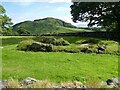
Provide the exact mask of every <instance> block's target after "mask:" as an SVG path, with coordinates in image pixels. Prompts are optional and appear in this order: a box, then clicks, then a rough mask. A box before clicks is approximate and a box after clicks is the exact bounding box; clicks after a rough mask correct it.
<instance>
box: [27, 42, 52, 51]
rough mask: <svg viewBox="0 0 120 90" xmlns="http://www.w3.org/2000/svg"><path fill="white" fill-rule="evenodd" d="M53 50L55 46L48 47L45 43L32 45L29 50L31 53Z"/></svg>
mask: <svg viewBox="0 0 120 90" xmlns="http://www.w3.org/2000/svg"><path fill="white" fill-rule="evenodd" d="M52 49H53V46H52V45H51V44H50V45H47V44H43V43H40V42H34V43H32V44H31V45H30V46H29V47H28V49H27V50H29V51H35V52H37V51H49V52H50V51H52Z"/></svg>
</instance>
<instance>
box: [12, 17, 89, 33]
mask: <svg viewBox="0 0 120 90" xmlns="http://www.w3.org/2000/svg"><path fill="white" fill-rule="evenodd" d="M20 28H22V29H24V30H26V31H28V32H30V33H31V34H41V33H66V32H78V31H87V30H85V29H77V28H76V27H75V26H73V25H72V24H70V23H67V22H64V21H62V20H59V19H56V18H44V19H38V20H34V21H24V22H21V23H18V24H15V25H14V26H13V32H14V33H15V32H17V31H18V30H19V29H20Z"/></svg>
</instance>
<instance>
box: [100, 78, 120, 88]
mask: <svg viewBox="0 0 120 90" xmlns="http://www.w3.org/2000/svg"><path fill="white" fill-rule="evenodd" d="M101 86H105V87H107V88H118V87H120V78H109V79H107V80H106V81H105V82H101Z"/></svg>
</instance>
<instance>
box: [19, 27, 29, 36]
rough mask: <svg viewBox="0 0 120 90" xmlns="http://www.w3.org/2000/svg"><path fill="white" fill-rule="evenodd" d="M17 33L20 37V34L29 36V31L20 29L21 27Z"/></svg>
mask: <svg viewBox="0 0 120 90" xmlns="http://www.w3.org/2000/svg"><path fill="white" fill-rule="evenodd" d="M17 33H18V34H19V35H20V34H26V35H27V34H30V32H29V31H27V30H26V29H24V28H22V27H19V28H18V30H17Z"/></svg>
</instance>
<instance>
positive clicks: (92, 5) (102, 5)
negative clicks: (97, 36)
mask: <svg viewBox="0 0 120 90" xmlns="http://www.w3.org/2000/svg"><path fill="white" fill-rule="evenodd" d="M71 15H72V16H73V18H72V19H73V21H74V22H77V21H82V22H88V26H93V25H95V24H96V25H98V26H104V27H107V28H109V29H110V28H111V27H112V26H113V27H115V28H113V29H114V31H117V32H120V2H73V5H71ZM110 30H111V29H110Z"/></svg>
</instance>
